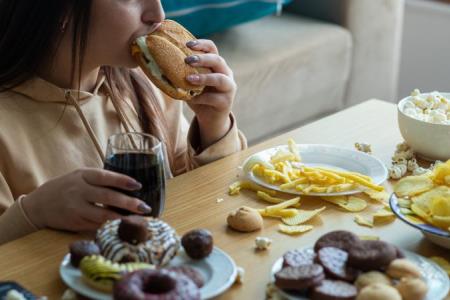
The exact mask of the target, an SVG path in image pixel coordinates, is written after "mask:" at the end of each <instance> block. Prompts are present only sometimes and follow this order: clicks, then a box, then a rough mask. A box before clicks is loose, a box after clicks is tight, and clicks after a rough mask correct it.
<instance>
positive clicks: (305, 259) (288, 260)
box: [283, 249, 316, 268]
mask: <svg viewBox="0 0 450 300" xmlns="http://www.w3.org/2000/svg"><path fill="white" fill-rule="evenodd" d="M315 258H316V254H315V253H314V251H313V250H312V249H295V250H290V251H288V252H286V253H285V254H284V255H283V268H285V267H299V266H306V265H312V264H313V263H314V259H315Z"/></svg>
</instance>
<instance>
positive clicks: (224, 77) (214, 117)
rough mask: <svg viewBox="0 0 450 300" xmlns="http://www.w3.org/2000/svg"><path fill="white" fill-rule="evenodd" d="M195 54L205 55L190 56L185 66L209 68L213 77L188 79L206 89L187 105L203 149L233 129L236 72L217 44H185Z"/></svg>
mask: <svg viewBox="0 0 450 300" xmlns="http://www.w3.org/2000/svg"><path fill="white" fill-rule="evenodd" d="M186 45H187V46H188V47H189V48H191V49H192V50H196V51H202V52H205V54H197V55H192V56H188V57H187V58H186V63H188V64H190V65H191V66H193V67H205V68H210V69H211V70H212V73H210V74H199V75H190V76H188V77H187V78H186V79H187V80H188V81H189V82H190V83H192V84H195V85H206V88H205V90H204V92H203V93H202V94H201V95H199V96H197V97H195V98H193V99H192V100H191V101H188V102H187V104H188V105H189V106H190V108H191V109H192V110H193V111H194V113H195V115H196V117H197V121H198V124H199V127H200V139H201V147H202V149H205V148H207V147H208V146H210V145H212V144H213V143H215V142H216V141H217V140H219V139H220V138H222V137H223V136H224V135H225V134H226V133H227V132H228V131H229V129H230V125H231V119H230V112H231V106H232V104H233V100H234V97H235V95H236V89H237V86H236V82H235V81H234V78H233V72H232V71H231V69H230V67H229V66H228V65H227V63H226V62H225V60H224V59H223V58H222V57H221V56H219V52H218V50H217V47H216V45H215V44H214V42H212V41H210V40H195V41H190V42H188V43H187V44H186Z"/></svg>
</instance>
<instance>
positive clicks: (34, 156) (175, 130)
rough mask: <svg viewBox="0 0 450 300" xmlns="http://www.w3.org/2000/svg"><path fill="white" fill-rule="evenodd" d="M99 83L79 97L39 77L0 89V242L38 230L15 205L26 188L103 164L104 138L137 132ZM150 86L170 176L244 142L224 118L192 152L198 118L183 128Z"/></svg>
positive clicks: (132, 115) (175, 105)
mask: <svg viewBox="0 0 450 300" xmlns="http://www.w3.org/2000/svg"><path fill="white" fill-rule="evenodd" d="M105 85H106V83H105V81H104V80H103V79H102V80H99V82H98V84H97V86H96V88H95V90H94V92H93V93H88V92H80V98H79V100H78V94H77V92H75V91H72V90H64V89H61V88H59V87H57V86H55V85H53V84H51V83H49V82H47V81H45V80H43V79H40V78H35V79H32V80H30V81H28V82H26V83H24V84H22V85H20V86H18V87H16V88H14V89H13V90H11V91H7V92H3V93H0V244H2V243H5V242H8V241H11V240H14V239H17V238H19V237H21V236H24V235H26V234H29V233H32V232H34V231H37V230H39V228H37V227H36V226H35V225H34V224H32V223H31V221H30V220H29V218H28V217H27V216H26V214H25V212H24V210H23V208H22V205H21V200H22V199H23V197H24V196H25V195H26V194H28V193H30V192H31V191H33V190H34V189H36V188H37V187H39V186H40V185H42V184H43V183H45V182H46V181H48V180H49V179H52V178H54V177H57V176H60V175H64V174H66V173H69V172H71V171H74V170H76V169H79V168H82V167H94V168H103V160H102V156H103V153H105V150H106V145H107V139H108V137H109V136H111V135H112V134H115V133H119V132H126V131H137V132H139V131H142V130H141V127H140V125H139V122H138V118H137V113H136V111H135V109H134V107H133V105H132V103H131V101H130V100H127V99H125V101H126V103H127V104H128V105H125V109H124V110H123V113H122V114H120V113H118V111H117V110H116V109H115V106H114V102H113V101H112V100H111V98H110V97H108V96H107V93H106V92H105V91H106V89H105ZM154 90H155V94H156V96H157V99H158V101H160V103H161V105H162V108H163V112H164V114H165V116H166V118H167V121H168V124H169V126H170V128H169V132H170V138H172V139H173V143H174V145H175V150H176V151H175V153H176V155H175V170H172V172H173V173H174V174H175V175H177V174H181V173H184V172H186V171H188V170H191V169H193V168H196V167H198V166H200V165H204V164H207V163H209V162H212V161H214V160H217V159H219V158H222V157H224V156H227V155H229V154H232V153H234V152H236V151H239V150H242V149H244V148H245V147H246V140H245V137H244V136H243V135H242V134H241V133H240V132H239V130H238V128H237V126H236V122H235V120H234V117H233V116H231V118H232V126H231V128H230V130H229V131H228V133H227V134H226V135H225V136H224V137H223V138H222V139H220V140H219V141H217V142H216V143H215V144H214V145H211V146H210V147H208V148H207V149H204V150H203V151H202V152H201V153H196V152H195V150H194V149H198V148H196V143H198V140H199V133H198V124H197V122H196V121H195V119H194V121H193V122H192V124H191V125H190V126H189V124H188V123H187V121H186V119H185V117H184V116H183V112H182V102H181V101H176V100H173V99H170V98H167V96H164V95H163V94H162V93H161V92H160V91H159V90H158V89H156V88H154ZM75 99H77V100H75ZM119 112H120V111H119Z"/></svg>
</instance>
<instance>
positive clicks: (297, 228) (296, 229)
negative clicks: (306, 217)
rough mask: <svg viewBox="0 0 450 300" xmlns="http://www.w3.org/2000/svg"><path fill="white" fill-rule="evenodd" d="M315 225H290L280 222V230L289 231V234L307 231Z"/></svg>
mask: <svg viewBox="0 0 450 300" xmlns="http://www.w3.org/2000/svg"><path fill="white" fill-rule="evenodd" d="M313 228H314V226H312V225H298V226H288V225H284V224H279V225H278V230H279V231H280V232H282V233H287V234H290V235H291V234H299V233H305V232H307V231H310V230H311V229H313Z"/></svg>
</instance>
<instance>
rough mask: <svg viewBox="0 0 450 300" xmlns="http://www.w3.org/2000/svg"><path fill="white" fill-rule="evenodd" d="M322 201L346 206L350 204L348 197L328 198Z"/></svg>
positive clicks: (323, 198)
mask: <svg viewBox="0 0 450 300" xmlns="http://www.w3.org/2000/svg"><path fill="white" fill-rule="evenodd" d="M321 199H322V200H325V201H327V202H330V203H333V204H336V205H345V204H346V203H347V202H348V200H347V196H327V197H321Z"/></svg>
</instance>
